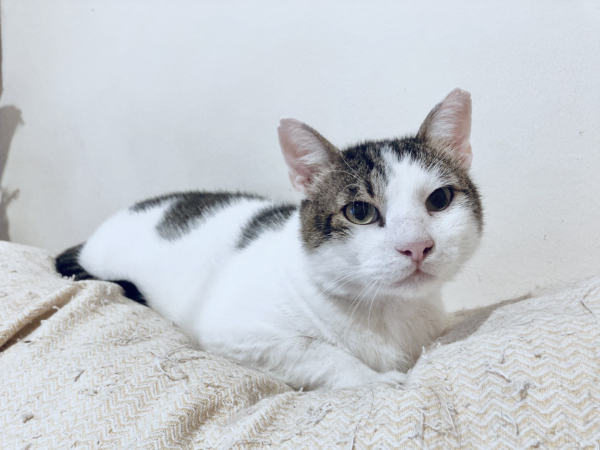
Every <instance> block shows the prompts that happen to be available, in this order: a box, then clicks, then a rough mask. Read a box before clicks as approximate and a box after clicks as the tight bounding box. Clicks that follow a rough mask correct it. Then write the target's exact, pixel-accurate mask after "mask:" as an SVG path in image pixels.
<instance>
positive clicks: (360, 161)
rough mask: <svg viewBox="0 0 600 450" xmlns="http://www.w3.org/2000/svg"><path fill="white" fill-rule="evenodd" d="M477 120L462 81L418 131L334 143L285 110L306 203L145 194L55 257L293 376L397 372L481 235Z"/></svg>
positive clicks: (438, 327)
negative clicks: (475, 171) (474, 147)
mask: <svg viewBox="0 0 600 450" xmlns="http://www.w3.org/2000/svg"><path fill="white" fill-rule="evenodd" d="M470 131H471V99H470V95H469V93H468V92H465V91H462V90H459V89H455V90H453V91H452V92H451V93H450V94H449V95H448V96H447V97H446V98H445V99H444V100H443V101H442V102H441V103H439V104H438V105H437V106H436V107H435V108H434V109H433V110H432V111H431V112H430V113H429V115H428V116H427V118H426V119H425V121H424V123H423V125H422V126H421V128H420V130H419V132H418V133H417V134H416V135H415V136H411V137H405V138H400V139H390V140H381V141H368V142H363V143H360V144H357V145H354V146H351V147H348V148H346V149H345V150H342V151H340V150H338V149H337V148H336V147H334V146H333V145H332V144H331V143H329V142H328V141H327V140H326V139H325V138H324V137H323V136H321V135H320V134H319V133H318V132H316V131H315V130H313V129H312V128H311V127H309V126H307V125H305V124H303V123H301V122H299V121H297V120H293V119H283V120H282V121H281V124H280V126H279V129H278V132H279V141H280V144H281V149H282V152H283V156H284V158H285V162H286V163H287V166H288V168H289V174H290V179H291V182H292V185H293V187H294V188H295V189H297V190H298V191H300V192H302V193H303V195H304V199H303V200H302V202H301V203H300V205H291V204H282V203H277V202H273V201H270V200H267V199H265V198H263V197H260V196H257V195H248V194H241V193H223V192H218V193H208V192H184V193H176V194H170V195H165V196H162V197H157V198H153V199H150V200H146V201H143V202H141V203H138V204H136V205H134V206H133V207H131V208H129V209H126V210H123V211H121V212H119V213H117V214H116V215H115V216H113V217H112V218H110V219H108V220H107V221H106V222H104V223H103V224H102V225H101V226H100V227H99V228H98V229H97V230H96V232H95V233H94V234H93V235H92V237H91V238H90V239H89V240H88V241H87V242H85V243H84V244H82V245H80V246H77V247H74V248H72V249H70V250H67V251H66V252H64V253H63V254H61V255H60V256H59V257H58V258H57V269H58V270H59V272H61V273H62V274H63V275H66V276H75V278H77V279H87V278H98V279H104V280H120V283H121V284H122V285H123V286H124V287H125V289H126V293H128V294H129V295H130V296H131V297H135V296H136V294H137V293H138V291H137V290H139V293H141V295H142V296H143V299H145V300H146V301H147V304H148V305H149V306H150V307H152V308H153V309H155V310H157V311H158V312H160V313H161V314H163V315H164V316H166V317H168V318H170V319H172V320H173V321H174V322H175V323H176V324H177V325H179V326H180V327H181V328H182V329H183V330H185V331H186V332H187V333H189V334H190V335H192V336H193V337H195V338H196V340H197V341H198V343H199V344H200V345H201V347H202V348H204V349H205V350H209V351H212V352H213V353H216V354H219V355H223V356H225V357H227V358H231V359H233V360H236V361H238V362H240V363H241V364H244V365H246V366H248V367H252V368H254V369H257V370H260V371H263V372H265V373H268V374H271V375H273V376H275V377H277V378H279V379H281V380H283V381H284V382H286V383H287V384H289V385H291V386H293V387H295V388H301V387H302V388H304V389H323V388H345V387H351V386H357V385H361V384H364V383H371V382H384V383H390V384H398V383H402V382H403V381H404V380H405V377H406V375H405V373H404V372H406V371H407V370H408V369H409V368H410V367H411V366H412V365H413V364H414V362H415V360H416V359H417V358H418V356H419V355H420V353H421V351H422V349H423V347H426V346H428V345H429V344H431V343H432V342H433V341H434V340H435V339H436V338H438V337H439V336H440V334H441V333H442V331H443V329H444V327H445V325H446V315H445V313H444V311H443V307H442V305H441V299H440V287H441V285H442V284H443V283H444V282H445V281H448V280H449V279H450V278H452V276H453V275H455V274H456V273H457V272H458V270H459V268H460V267H461V265H462V264H463V263H464V262H465V261H466V260H467V259H468V258H469V257H470V255H471V254H472V253H473V252H474V250H475V248H476V247H477V245H478V243H479V240H480V235H481V230H482V224H483V222H482V209H481V204H480V200H479V195H478V193H477V189H476V188H475V186H474V184H473V182H472V181H471V179H470V178H469V175H468V169H469V166H470V163H471V146H470V142H469V136H470ZM136 288H137V290H136ZM143 299H141V298H139V297H138V300H141V301H143Z"/></svg>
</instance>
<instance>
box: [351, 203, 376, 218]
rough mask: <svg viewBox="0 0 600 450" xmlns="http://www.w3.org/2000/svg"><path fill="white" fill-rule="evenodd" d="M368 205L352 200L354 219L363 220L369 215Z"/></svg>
mask: <svg viewBox="0 0 600 450" xmlns="http://www.w3.org/2000/svg"><path fill="white" fill-rule="evenodd" d="M369 206H371V205H369V204H368V203H365V202H354V203H352V215H353V216H354V218H355V219H356V220H359V221H361V222H362V221H364V220H365V219H366V218H367V216H368V215H369Z"/></svg>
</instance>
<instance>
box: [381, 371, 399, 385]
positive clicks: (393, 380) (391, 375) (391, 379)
mask: <svg viewBox="0 0 600 450" xmlns="http://www.w3.org/2000/svg"><path fill="white" fill-rule="evenodd" d="M375 381H376V382H378V383H386V384H391V385H392V386H398V385H400V384H404V382H405V381H406V374H405V373H402V372H396V371H395V370H391V371H389V372H386V373H382V374H381V375H379V376H378V377H377V379H376V380H375Z"/></svg>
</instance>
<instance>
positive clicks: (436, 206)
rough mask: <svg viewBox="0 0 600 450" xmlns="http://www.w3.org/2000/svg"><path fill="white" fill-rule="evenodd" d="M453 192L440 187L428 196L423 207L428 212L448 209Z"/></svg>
mask: <svg viewBox="0 0 600 450" xmlns="http://www.w3.org/2000/svg"><path fill="white" fill-rule="evenodd" d="M452 196H453V191H452V189H451V188H449V187H446V186H444V187H441V188H439V189H436V190H435V191H433V192H432V193H431V195H429V197H428V198H427V201H426V202H425V206H426V207H427V209H428V210H429V211H441V210H442V209H445V208H447V207H448V205H449V204H450V202H451V201H452Z"/></svg>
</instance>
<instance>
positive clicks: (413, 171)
mask: <svg viewBox="0 0 600 450" xmlns="http://www.w3.org/2000/svg"><path fill="white" fill-rule="evenodd" d="M336 172H338V173H339V174H340V175H341V176H342V177H344V178H346V179H347V178H348V177H352V178H353V183H355V184H356V185H360V184H362V185H363V187H364V190H366V191H367V192H368V193H369V195H370V196H372V197H374V198H376V197H382V196H384V195H386V193H388V194H389V193H393V192H398V191H400V190H405V191H406V190H414V189H436V188H437V187H440V185H444V184H450V185H463V184H465V183H466V182H467V180H466V178H467V175H466V174H465V172H464V170H462V169H461V168H460V167H458V166H457V165H455V164H453V163H452V161H451V160H450V159H449V158H447V157H446V156H445V155H444V154H443V153H442V152H438V151H436V150H435V149H432V148H430V147H428V146H427V145H425V144H424V143H423V142H421V141H420V140H418V139H412V138H405V139H398V140H385V141H375V142H365V143H362V144H359V145H356V146H353V147H350V148H348V149H346V150H344V151H343V152H342V153H341V161H340V162H338V164H337V167H336ZM348 186H350V184H349V183H347V184H346V187H348ZM356 188H357V187H356V186H355V189H356Z"/></svg>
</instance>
